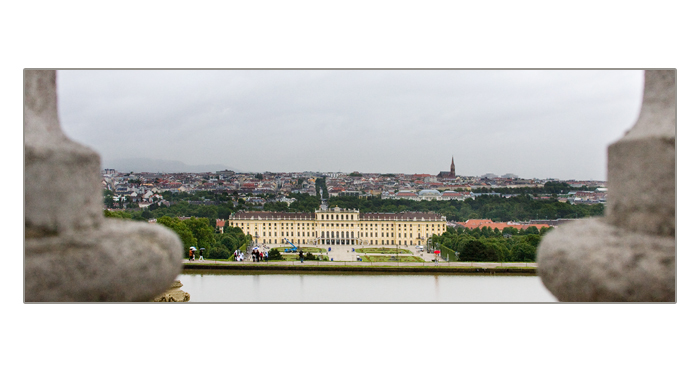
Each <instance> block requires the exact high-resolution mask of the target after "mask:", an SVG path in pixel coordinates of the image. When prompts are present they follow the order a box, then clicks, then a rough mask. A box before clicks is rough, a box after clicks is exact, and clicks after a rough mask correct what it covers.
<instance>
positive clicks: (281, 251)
mask: <svg viewBox="0 0 700 372" xmlns="http://www.w3.org/2000/svg"><path fill="white" fill-rule="evenodd" d="M289 248H292V247H291V246H290V247H279V248H271V249H277V250H278V251H280V253H284V250H285V249H289ZM299 249H301V250H302V251H304V254H306V253H307V252H311V253H313V254H314V255H315V254H316V253H321V252H326V249H323V248H316V247H299ZM298 252H299V251H297V253H298Z"/></svg>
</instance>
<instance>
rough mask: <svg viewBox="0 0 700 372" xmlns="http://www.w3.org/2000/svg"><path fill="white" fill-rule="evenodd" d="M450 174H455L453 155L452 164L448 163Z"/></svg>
mask: <svg viewBox="0 0 700 372" xmlns="http://www.w3.org/2000/svg"><path fill="white" fill-rule="evenodd" d="M450 176H452V177H454V176H455V157H454V155H453V156H452V165H450Z"/></svg>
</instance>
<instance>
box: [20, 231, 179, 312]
mask: <svg viewBox="0 0 700 372" xmlns="http://www.w3.org/2000/svg"><path fill="white" fill-rule="evenodd" d="M181 257H182V243H181V242H180V239H179V238H178V237H177V235H175V234H174V233H173V232H171V231H170V230H168V229H166V228H164V227H162V226H154V225H149V224H147V223H143V222H132V221H120V220H105V221H104V222H103V223H102V225H101V226H100V228H98V229H92V230H88V231H82V232H80V231H79V232H71V233H66V234H63V235H60V236H54V237H46V238H38V239H25V261H24V280H25V286H24V296H25V301H26V302H35V301H47V302H64V301H69V302H89V301H127V302H131V301H135V302H136V301H139V302H140V301H149V300H151V299H153V298H154V297H155V296H156V295H158V294H159V293H163V291H165V290H167V289H168V288H169V287H170V285H171V284H172V281H173V279H174V278H175V277H177V275H178V274H179V272H180V270H181V267H182V263H181V259H182V258H181Z"/></svg>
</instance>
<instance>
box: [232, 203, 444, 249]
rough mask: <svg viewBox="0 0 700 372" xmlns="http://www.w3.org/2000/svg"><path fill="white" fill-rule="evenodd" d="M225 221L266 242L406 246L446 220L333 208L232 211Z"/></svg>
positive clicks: (437, 231) (439, 230)
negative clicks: (309, 211) (296, 210)
mask: <svg viewBox="0 0 700 372" xmlns="http://www.w3.org/2000/svg"><path fill="white" fill-rule="evenodd" d="M228 224H229V226H232V227H240V228H241V230H243V232H244V233H245V234H250V236H252V237H253V240H254V241H256V242H257V243H262V244H268V245H275V244H287V242H286V240H289V241H290V242H292V243H294V244H314V245H322V246H325V245H331V246H333V245H367V246H372V245H376V246H382V245H407V246H408V245H421V244H423V243H425V241H426V240H427V239H428V238H429V237H431V236H433V235H442V233H444V232H445V229H446V227H447V226H446V225H447V219H446V217H445V216H441V215H439V214H437V213H432V212H401V213H360V212H359V211H358V210H356V209H342V208H338V207H335V208H328V209H323V208H322V209H320V210H316V211H315V212H314V213H301V212H267V211H241V212H237V213H235V214H232V215H231V216H230V218H229V220H228ZM285 239H286V240H285Z"/></svg>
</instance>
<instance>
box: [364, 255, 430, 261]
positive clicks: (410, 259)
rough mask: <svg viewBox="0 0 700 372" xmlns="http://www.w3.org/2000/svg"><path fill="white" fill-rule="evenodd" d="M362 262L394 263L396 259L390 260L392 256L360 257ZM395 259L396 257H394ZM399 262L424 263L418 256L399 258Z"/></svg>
mask: <svg viewBox="0 0 700 372" xmlns="http://www.w3.org/2000/svg"><path fill="white" fill-rule="evenodd" d="M360 257H361V258H362V261H364V262H396V259H393V260H392V259H391V258H392V256H367V255H364V256H360ZM394 257H396V256H394ZM399 262H425V260H424V259H422V258H420V257H418V256H399Z"/></svg>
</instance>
